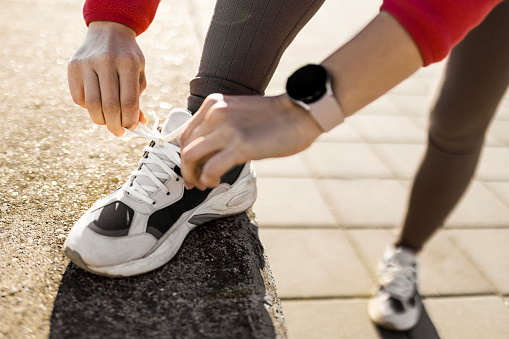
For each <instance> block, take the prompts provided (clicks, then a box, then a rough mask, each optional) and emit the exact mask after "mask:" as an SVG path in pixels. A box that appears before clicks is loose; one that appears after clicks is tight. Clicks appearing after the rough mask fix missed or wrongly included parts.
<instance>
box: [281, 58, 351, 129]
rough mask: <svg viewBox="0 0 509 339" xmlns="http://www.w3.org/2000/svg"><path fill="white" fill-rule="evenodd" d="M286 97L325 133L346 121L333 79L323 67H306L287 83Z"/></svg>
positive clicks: (292, 76)
mask: <svg viewBox="0 0 509 339" xmlns="http://www.w3.org/2000/svg"><path fill="white" fill-rule="evenodd" d="M286 95H287V96H288V97H289V98H290V100H291V101H292V102H294V103H295V104H297V105H299V106H301V107H302V108H304V109H305V110H306V111H308V112H309V114H310V115H311V116H312V117H313V118H314V119H315V121H316V122H317V123H318V125H319V126H320V127H321V128H322V130H323V131H324V132H328V131H330V130H331V129H333V128H334V127H336V126H337V125H339V124H340V123H342V122H343V121H344V120H345V113H344V112H343V110H342V109H341V106H340V105H339V102H338V101H337V100H336V98H335V97H334V93H333V92H332V87H331V77H330V74H329V72H328V71H327V69H325V67H323V66H321V65H312V64H310V65H306V66H304V67H301V68H299V69H298V70H296V71H295V73H293V74H292V75H291V76H290V77H289V78H288V80H287V82H286Z"/></svg>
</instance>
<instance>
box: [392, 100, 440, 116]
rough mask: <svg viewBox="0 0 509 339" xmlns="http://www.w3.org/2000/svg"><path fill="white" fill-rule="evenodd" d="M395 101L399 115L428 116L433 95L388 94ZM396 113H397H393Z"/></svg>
mask: <svg viewBox="0 0 509 339" xmlns="http://www.w3.org/2000/svg"><path fill="white" fill-rule="evenodd" d="M387 97H388V98H389V100H391V101H392V102H393V103H394V106H396V109H397V113H398V114H397V115H401V116H406V117H417V118H423V117H427V116H428V114H429V113H428V112H429V107H430V103H431V97H429V96H419V95H387ZM391 115H396V114H391Z"/></svg>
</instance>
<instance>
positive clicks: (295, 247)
mask: <svg viewBox="0 0 509 339" xmlns="http://www.w3.org/2000/svg"><path fill="white" fill-rule="evenodd" d="M260 239H261V241H262V244H263V246H264V247H265V249H266V250H267V255H268V257H269V261H270V266H271V269H272V272H273V274H274V279H275V281H276V285H277V290H278V294H279V296H280V298H282V299H285V298H310V297H340V296H368V295H369V289H370V287H371V285H372V281H371V278H370V276H369V275H368V273H367V272H366V270H365V269H364V267H363V266H362V263H361V262H360V260H359V259H358V258H357V256H356V254H355V252H354V250H353V248H352V247H351V245H350V244H349V243H348V241H347V239H346V238H345V234H344V232H343V231H341V230H323V229H322V230H309V229H308V230H299V229H288V230H281V229H277V230H276V229H260Z"/></svg>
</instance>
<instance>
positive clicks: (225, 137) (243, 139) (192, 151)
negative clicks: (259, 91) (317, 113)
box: [180, 94, 323, 190]
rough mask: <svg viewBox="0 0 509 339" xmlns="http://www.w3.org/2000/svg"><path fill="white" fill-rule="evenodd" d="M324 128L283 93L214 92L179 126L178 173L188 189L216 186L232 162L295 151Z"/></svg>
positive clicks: (305, 144)
mask: <svg viewBox="0 0 509 339" xmlns="http://www.w3.org/2000/svg"><path fill="white" fill-rule="evenodd" d="M322 132H323V131H322V130H321V129H320V127H319V125H318V124H317V123H316V122H315V120H314V119H313V118H312V117H311V116H310V115H309V113H308V112H306V111H305V110H304V109H303V108H301V107H300V106H298V105H296V104H294V103H293V102H291V101H290V100H289V99H288V98H287V97H286V96H285V95H280V96H275V97H261V96H223V95H221V94H212V95H210V96H208V97H207V98H206V99H205V101H204V102H203V104H202V106H201V107H200V109H199V110H198V112H196V114H195V115H194V116H193V118H192V119H191V120H190V121H189V123H188V124H187V126H186V127H185V129H184V130H183V131H182V134H181V137H180V144H181V150H182V152H181V157H182V168H181V169H182V176H183V177H184V181H185V182H186V186H187V187H188V188H191V187H193V186H195V187H197V188H199V189H202V190H203V189H205V188H207V187H216V186H218V185H219V184H220V180H221V176H222V175H223V174H224V173H226V172H227V171H228V170H229V169H230V168H232V167H233V166H235V165H238V164H242V163H244V162H247V161H250V160H259V159H265V158H274V157H284V156H289V155H292V154H296V153H298V152H301V151H303V150H304V149H306V148H308V147H309V146H310V145H311V143H312V142H313V141H314V140H315V139H316V138H317V137H318V136H319V135H320V134H321V133H322Z"/></svg>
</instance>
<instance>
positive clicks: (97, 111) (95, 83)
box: [83, 71, 106, 125]
mask: <svg viewBox="0 0 509 339" xmlns="http://www.w3.org/2000/svg"><path fill="white" fill-rule="evenodd" d="M83 88H84V91H85V108H86V109H87V110H88V114H89V115H90V118H91V119H92V121H93V122H94V123H96V124H98V125H105V124H106V121H105V120H104V116H103V112H102V105H101V89H100V87H99V79H98V78H97V74H96V73H95V72H93V71H89V72H87V73H86V74H84V75H83Z"/></svg>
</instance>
